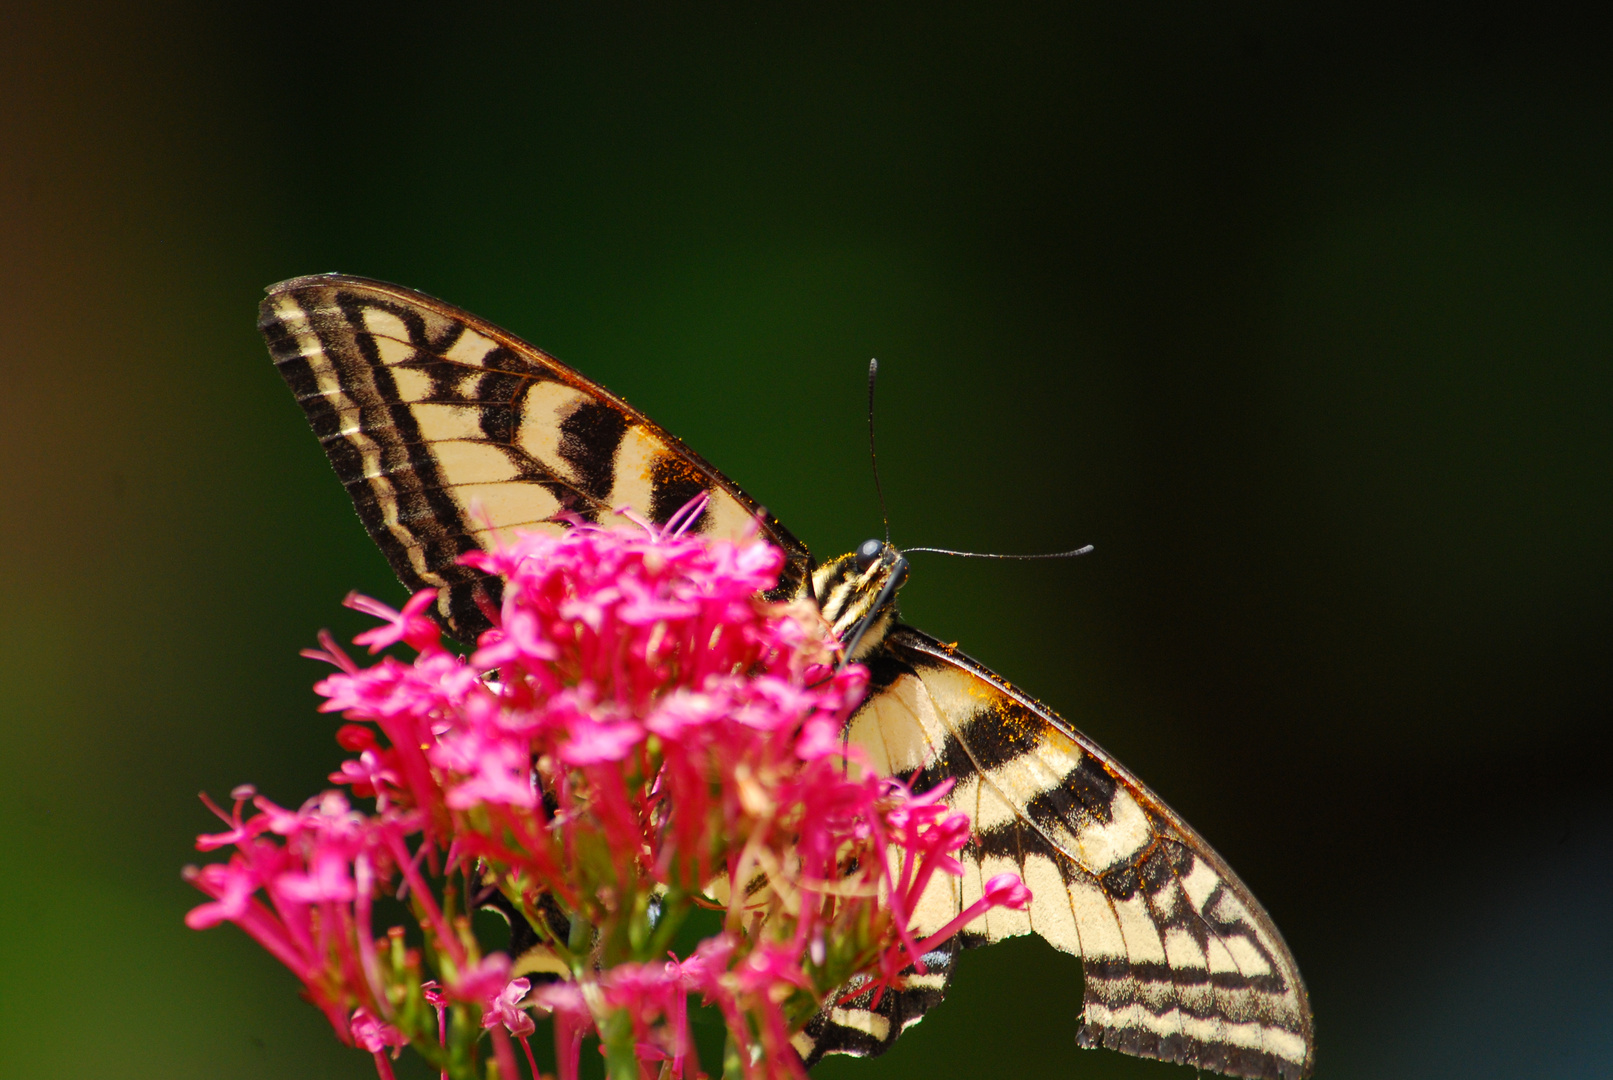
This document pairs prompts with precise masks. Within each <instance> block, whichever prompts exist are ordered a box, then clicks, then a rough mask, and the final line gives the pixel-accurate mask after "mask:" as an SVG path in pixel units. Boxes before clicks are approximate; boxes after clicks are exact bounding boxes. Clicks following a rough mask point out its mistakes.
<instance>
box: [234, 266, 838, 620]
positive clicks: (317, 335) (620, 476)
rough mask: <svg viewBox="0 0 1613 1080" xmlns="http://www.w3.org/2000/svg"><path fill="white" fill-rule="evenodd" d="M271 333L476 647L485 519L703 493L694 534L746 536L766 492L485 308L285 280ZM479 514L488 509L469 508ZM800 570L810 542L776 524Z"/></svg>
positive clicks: (284, 365) (657, 514)
mask: <svg viewBox="0 0 1613 1080" xmlns="http://www.w3.org/2000/svg"><path fill="white" fill-rule="evenodd" d="M259 311H260V314H259V320H258V326H259V329H260V330H262V332H263V336H264V338H265V339H266V340H267V341H268V344H269V351H270V353H271V354H272V355H273V357H274V361H275V364H276V366H277V367H278V368H279V369H280V373H281V374H282V375H283V376H285V379H286V382H287V383H288V384H290V386H291V389H292V391H293V392H294V393H295V394H296V395H297V400H298V402H299V403H301V405H302V407H303V409H304V410H305V411H306V412H307V414H308V420H309V422H310V423H311V424H312V425H313V428H314V431H315V433H316V434H317V435H318V436H319V440H320V442H321V443H322V444H323V445H324V447H325V451H326V453H327V454H328V455H329V456H330V461H331V465H332V466H334V467H335V469H336V474H337V476H339V477H340V478H341V481H342V483H343V484H344V485H346V487H347V491H348V494H349V495H351V496H352V499H353V505H354V506H355V507H356V508H357V510H358V514H359V517H360V518H361V519H362V520H363V522H364V526H365V528H366V529H368V530H369V533H370V536H371V537H373V538H374V540H375V542H376V543H377V544H378V545H379V546H380V548H381V550H382V551H383V552H385V553H386V557H387V560H388V561H389V562H390V563H391V564H392V569H393V570H394V571H395V572H396V573H397V575H398V577H399V579H400V580H401V581H402V582H403V583H404V585H406V586H408V587H409V589H410V590H415V589H421V588H426V587H435V588H437V589H440V590H441V594H440V596H439V598H438V606H439V612H438V613H439V615H440V616H441V618H442V620H443V622H444V624H445V625H446V626H447V627H448V629H449V630H450V631H451V632H452V633H454V634H455V635H456V636H457V637H459V638H461V639H463V640H467V641H470V640H474V639H475V636H476V634H478V633H479V632H480V631H481V630H483V629H486V627H487V625H488V623H487V620H486V617H485V616H484V615H483V614H482V612H481V609H480V605H479V603H478V601H477V593H478V591H481V592H484V593H486V594H487V597H488V598H491V599H496V596H497V587H498V583H497V582H496V581H495V580H491V579H488V578H486V577H485V576H484V575H483V574H481V573H479V572H478V571H474V570H471V569H469V568H468V567H464V566H460V565H458V563H457V562H456V560H457V559H458V558H459V556H460V555H462V554H464V553H465V552H467V551H471V550H473V549H475V548H477V547H479V546H481V545H482V544H483V542H484V540H485V538H486V536H487V530H488V528H489V527H492V528H497V529H510V528H525V529H545V528H549V529H561V528H564V527H565V525H564V524H563V523H562V522H560V521H558V520H556V515H557V514H561V513H563V512H569V514H574V515H577V516H579V517H581V518H583V519H585V520H588V521H598V522H599V523H601V524H611V523H613V522H615V521H618V520H620V519H618V518H616V517H614V516H613V512H614V511H615V510H616V509H618V508H620V507H624V506H625V507H630V508H631V509H633V510H634V511H636V512H637V513H638V514H639V515H640V516H642V517H644V518H647V519H649V520H650V521H652V522H655V523H657V524H663V523H665V522H666V521H667V520H668V518H670V517H671V516H672V515H673V514H674V513H675V512H677V510H678V509H679V508H680V507H682V506H684V505H685V504H686V503H688V502H689V501H690V500H691V499H693V498H694V497H696V496H697V495H699V494H701V493H702V492H704V493H705V494H706V495H707V496H708V497H709V499H710V502H709V503H708V505H707V506H706V509H705V512H704V513H703V514H702V515H701V517H700V519H699V520H698V522H697V523H696V526H695V528H696V529H697V530H698V531H700V532H704V533H706V534H708V535H713V536H722V537H730V538H737V537H739V536H741V535H744V534H745V533H746V531H747V530H748V529H750V528H751V527H752V525H751V523H752V522H753V521H755V520H756V519H757V515H758V513H759V508H758V507H757V506H756V504H755V502H754V501H753V500H752V499H751V498H750V497H749V496H747V495H746V494H745V493H744V492H742V491H741V490H740V489H739V488H738V487H736V486H735V485H734V484H733V483H732V482H731V481H729V480H728V479H727V478H726V477H724V476H723V475H722V474H721V473H719V472H718V471H717V470H716V469H714V468H712V467H711V466H710V465H708V464H706V462H705V461H704V460H702V459H701V458H700V456H699V455H697V454H696V453H694V451H692V450H690V449H689V448H688V447H686V446H684V445H683V443H681V442H680V441H678V440H677V439H676V438H674V437H673V436H671V435H669V434H668V433H667V432H666V431H665V430H663V429H662V428H661V427H660V426H658V425H657V424H655V423H654V422H653V421H651V420H650V419H649V418H647V417H645V416H644V415H643V414H642V413H640V412H639V411H638V410H636V409H634V408H633V407H632V406H630V405H628V404H627V403H626V402H625V401H623V400H622V399H621V398H619V397H616V396H615V395H614V394H612V393H611V392H610V391H608V390H606V389H605V388H604V387H602V386H600V385H598V384H597V383H594V382H592V381H590V380H589V379H587V378H584V377H583V376H582V375H580V374H578V373H577V372H575V371H573V370H572V369H571V368H568V367H566V366H565V365H564V364H562V363H560V362H559V361H558V360H556V359H554V358H553V357H551V356H549V355H548V354H546V353H544V352H543V351H541V350H539V349H536V348H533V347H532V346H531V345H528V344H526V343H525V342H523V341H521V340H520V339H518V338H516V337H515V336H514V335H512V334H509V333H507V332H505V331H503V330H500V329H499V328H498V327H496V326H493V325H492V324H490V323H488V322H486V321H484V320H482V319H478V318H477V317H476V316H474V315H471V314H469V313H467V312H464V311H461V310H459V309H458V308H455V307H453V306H451V305H448V304H445V303H443V302H442V301H440V300H435V299H433V298H431V297H429V296H426V295H424V294H422V293H418V292H414V291H413V290H410V289H405V288H402V287H400V286H397V285H387V284H384V283H382V282H378V281H368V280H365V279H363V278H354V277H344V276H341V275H336V274H327V275H319V276H315V277H303V278H295V279H293V280H291V281H285V282H281V283H280V284H278V285H274V286H271V287H270V288H269V290H268V295H267V296H266V297H265V298H264V300H263V303H262V305H261V307H260V309H259ZM473 508H474V512H473ZM760 525H761V532H762V535H763V536H764V537H765V538H767V539H768V540H771V541H772V542H773V543H774V544H776V545H778V546H779V547H780V548H782V549H783V550H784V552H785V554H786V556H787V557H788V562H787V564H786V566H785V568H784V571H783V573H782V575H781V578H780V583H779V589H778V590H777V591H776V592H777V595H780V596H786V595H793V594H794V593H795V592H796V590H797V588H798V587H799V585H800V583H801V581H802V580H803V579H804V577H805V575H806V573H807V570H808V566H809V564H810V556H809V555H808V554H807V551H806V548H805V547H803V546H802V545H801V543H800V542H799V541H797V540H796V539H795V538H794V537H793V536H791V535H790V533H789V532H788V531H787V530H786V529H785V528H784V527H783V526H782V525H780V524H779V523H778V522H777V521H776V520H774V519H772V518H771V517H764V518H763V519H762V520H761V522H760Z"/></svg>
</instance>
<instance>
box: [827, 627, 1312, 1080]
mask: <svg viewBox="0 0 1613 1080" xmlns="http://www.w3.org/2000/svg"><path fill="white" fill-rule="evenodd" d="M867 663H868V665H869V668H870V670H871V674H872V675H873V685H872V688H871V690H870V694H869V698H868V700H867V702H866V703H865V704H864V705H863V707H862V709H861V711H860V712H859V713H858V714H857V716H856V717H855V718H854V719H853V721H852V728H851V733H850V735H851V739H852V741H853V742H855V743H856V744H857V745H859V746H861V747H862V748H863V749H864V750H865V751H866V752H867V753H868V754H869V756H870V757H871V758H872V763H873V764H874V766H875V767H876V768H878V769H880V770H881V771H885V772H888V773H891V774H894V775H901V776H912V775H915V774H916V775H917V780H916V786H917V787H918V788H920V789H927V788H929V787H933V786H934V785H936V784H938V783H940V782H941V781H943V780H946V779H950V780H952V781H953V784H954V787H953V789H952V791H951V793H950V795H949V796H948V802H949V803H950V804H951V805H952V806H953V807H954V808H955V809H958V810H961V811H963V812H965V813H967V814H968V815H969V817H970V820H971V823H972V825H973V830H972V836H971V839H970V842H969V846H968V847H967V848H966V849H965V850H964V852H963V853H962V861H963V863H964V866H965V873H964V876H963V878H962V879H961V881H960V880H958V879H953V878H942V877H940V876H938V877H937V878H936V879H935V880H934V881H933V882H932V884H931V887H930V890H929V891H928V892H927V893H926V894H925V896H924V898H923V901H922V903H921V905H920V910H919V912H918V922H919V926H918V927H917V930H918V932H919V933H921V934H922V933H926V932H928V931H929V930H931V929H933V928H938V927H939V926H941V925H942V924H944V923H946V922H947V921H949V920H950V919H952V918H953V917H954V916H955V915H956V914H957V913H958V912H959V911H961V910H962V909H963V908H964V907H965V906H967V905H969V904H972V903H974V902H975V901H976V900H978V899H979V898H980V896H981V893H982V890H983V888H984V885H985V882H987V881H989V880H990V879H991V878H992V877H993V876H995V875H997V874H1000V873H1005V872H1011V873H1016V874H1018V875H1020V877H1021V878H1023V880H1024V881H1025V884H1026V885H1027V886H1028V887H1029V888H1030V890H1031V892H1032V894H1033V896H1034V899H1033V901H1032V903H1031V906H1030V908H1029V909H1028V910H1027V911H1023V912H1020V911H1009V910H1005V909H1000V908H999V909H994V910H991V911H989V912H988V913H987V914H986V915H984V916H983V917H982V918H980V919H978V920H976V921H975V922H974V923H973V924H971V925H970V926H969V927H967V928H966V929H965V931H964V934H963V939H964V941H965V943H966V944H971V945H973V944H986V943H989V942H993V941H999V940H1001V939H1003V938H1005V937H1013V936H1016V935H1019V934H1026V933H1036V934H1039V935H1040V936H1041V937H1043V938H1045V939H1046V940H1047V941H1048V942H1050V943H1051V944H1053V945H1054V946H1056V947H1057V948H1059V949H1061V950H1063V951H1065V952H1068V953H1072V954H1074V955H1076V956H1079V957H1081V958H1082V968H1083V973H1084V978H1085V992H1084V1001H1083V1015H1082V1025H1081V1028H1080V1031H1079V1034H1078V1036H1077V1038H1078V1041H1080V1043H1081V1044H1082V1045H1083V1046H1105V1047H1109V1048H1111V1049H1115V1050H1120V1051H1123V1052H1125V1053H1129V1054H1135V1055H1139V1056H1143V1057H1153V1058H1160V1059H1163V1060H1166V1061H1179V1062H1186V1063H1188V1064H1192V1065H1195V1066H1197V1067H1200V1068H1205V1069H1212V1070H1214V1071H1217V1072H1224V1073H1230V1074H1232V1075H1238V1076H1251V1077H1271V1078H1283V1080H1291V1078H1295V1077H1300V1076H1304V1075H1305V1074H1306V1073H1308V1072H1309V1069H1310V1063H1311V1059H1312V1053H1313V1049H1312V1035H1311V1019H1310V1008H1309V1003H1308V1001H1307V998H1306V994H1305V988H1304V985H1303V983H1302V982H1301V981H1300V977H1299V971H1298V968H1297V966H1296V965H1295V963H1294V960H1293V957H1292V956H1291V955H1290V954H1289V952H1288V949H1287V946H1286V945H1285V944H1284V943H1283V940H1282V937H1281V935H1280V934H1279V933H1278V932H1277V929H1276V927H1275V926H1274V925H1273V924H1272V922H1271V920H1270V918H1269V917H1268V916H1267V915H1266V913H1265V912H1264V911H1263V910H1262V909H1261V907H1260V905H1259V903H1258V902H1256V900H1255V899H1254V897H1253V896H1252V895H1251V894H1250V892H1249V890H1248V889H1247V888H1246V887H1245V886H1244V885H1243V883H1242V882H1241V881H1239V880H1238V878H1237V876H1236V875H1235V874H1234V873H1233V872H1232V870H1231V869H1230V868H1229V867H1227V865H1226V864H1225V863H1224V862H1223V861H1222V860H1221V858H1220V856H1218V855H1217V854H1216V853H1215V851H1214V850H1213V849H1212V848H1210V846H1209V845H1208V844H1207V843H1206V842H1205V841H1204V840H1203V839H1202V838H1201V837H1200V836H1199V835H1198V834H1197V833H1195V832H1194V831H1193V830H1192V829H1191V828H1190V827H1189V826H1188V825H1187V824H1186V823H1184V822H1183V821H1182V820H1181V819H1180V818H1179V817H1177V815H1176V814H1175V813H1174V812H1173V811H1171V810H1170V808H1169V807H1167V806H1166V805H1165V804H1164V803H1163V802H1161V801H1160V799H1159V798H1158V796H1156V795H1154V794H1153V793H1152V792H1151V791H1149V790H1148V789H1147V788H1146V787H1144V786H1143V785H1142V784H1141V783H1140V782H1139V781H1138V780H1137V779H1136V778H1135V777H1133V776H1132V775H1131V774H1130V773H1128V772H1127V771H1125V770H1124V769H1123V768H1121V767H1120V766H1119V765H1118V764H1117V763H1116V762H1115V761H1114V760H1113V759H1112V758H1110V757H1109V756H1108V755H1107V754H1106V753H1104V752H1103V750H1101V749H1100V748H1099V747H1098V746H1097V745H1096V744H1094V743H1093V742H1092V741H1091V740H1089V739H1087V738H1086V737H1085V736H1083V735H1081V734H1080V733H1079V732H1077V731H1075V730H1074V729H1073V728H1071V727H1069V725H1067V724H1065V723H1064V722H1063V721H1062V720H1060V719H1059V718H1058V717H1057V716H1055V715H1054V714H1053V713H1052V712H1050V711H1049V710H1047V709H1046V708H1045V707H1043V706H1042V705H1040V704H1039V703H1037V702H1036V701H1034V700H1033V699H1031V698H1029V697H1027V696H1026V695H1024V694H1023V693H1021V692H1020V691H1018V690H1016V689H1014V688H1013V687H1012V686H1010V685H1009V684H1007V683H1006V682H1004V681H1003V680H1001V679H1000V678H998V677H997V676H996V675H995V674H993V673H992V672H991V671H989V670H988V669H986V668H984V667H983V666H981V665H980V664H978V663H976V662H974V661H973V660H970V659H969V658H967V657H965V656H963V655H961V654H959V653H956V652H955V651H953V650H952V649H950V648H949V647H947V646H945V645H942V644H941V643H940V642H937V641H935V640H934V639H933V638H930V637H928V636H926V635H924V634H921V633H919V632H918V631H916V630H913V629H911V628H909V627H905V626H899V627H897V628H896V629H894V630H893V631H892V632H891V634H890V635H889V636H888V637H887V638H886V640H885V642H884V644H883V645H882V646H881V648H880V649H878V650H876V652H875V653H874V654H873V655H871V656H870V657H869V658H868V660H867ZM913 1019H916V1017H915V1018H913ZM909 1022H912V1021H911V1020H910V1021H909ZM837 1051H838V1052H846V1053H858V1052H867V1051H860V1049H859V1048H858V1047H856V1046H855V1045H852V1044H849V1043H848V1045H846V1046H845V1047H835V1048H833V1049H831V1050H829V1051H827V1052H837Z"/></svg>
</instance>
